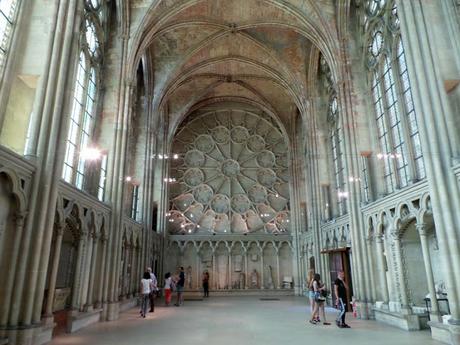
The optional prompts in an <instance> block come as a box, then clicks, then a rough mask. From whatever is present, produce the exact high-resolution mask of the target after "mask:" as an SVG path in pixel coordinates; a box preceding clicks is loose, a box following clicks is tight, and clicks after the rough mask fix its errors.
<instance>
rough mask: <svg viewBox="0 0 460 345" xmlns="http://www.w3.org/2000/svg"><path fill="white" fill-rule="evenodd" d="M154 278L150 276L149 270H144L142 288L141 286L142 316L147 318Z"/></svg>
mask: <svg viewBox="0 0 460 345" xmlns="http://www.w3.org/2000/svg"><path fill="white" fill-rule="evenodd" d="M152 287H153V285H152V279H151V278H150V273H149V272H147V271H146V272H144V276H143V278H142V280H141V288H140V295H141V316H142V317H143V318H145V315H146V314H147V307H148V305H149V296H150V292H151V291H152Z"/></svg>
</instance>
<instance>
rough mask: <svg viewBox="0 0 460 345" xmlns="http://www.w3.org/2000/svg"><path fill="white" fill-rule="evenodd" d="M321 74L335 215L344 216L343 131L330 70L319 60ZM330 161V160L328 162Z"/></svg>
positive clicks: (323, 61) (345, 211) (345, 196)
mask: <svg viewBox="0 0 460 345" xmlns="http://www.w3.org/2000/svg"><path fill="white" fill-rule="evenodd" d="M320 65H321V73H322V77H323V80H324V85H325V87H326V89H327V96H328V104H327V123H328V127H329V147H330V154H331V158H332V170H333V172H334V188H335V194H336V197H335V199H336V200H337V212H336V213H337V214H338V215H340V216H341V215H344V214H345V213H347V204H346V201H347V200H346V199H347V196H348V194H347V191H346V185H345V160H344V156H343V145H344V143H343V131H342V126H341V122H340V116H339V108H338V101H337V92H336V88H335V84H334V81H333V79H332V75H331V72H330V69H329V67H328V65H327V63H326V61H325V60H324V58H321V60H320ZM329 161H331V160H329Z"/></svg>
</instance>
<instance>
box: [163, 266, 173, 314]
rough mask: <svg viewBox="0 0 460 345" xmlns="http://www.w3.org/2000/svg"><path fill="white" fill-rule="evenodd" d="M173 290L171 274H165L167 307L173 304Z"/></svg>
mask: <svg viewBox="0 0 460 345" xmlns="http://www.w3.org/2000/svg"><path fill="white" fill-rule="evenodd" d="M172 290H173V280H172V277H171V273H169V272H168V273H166V274H165V287H164V291H165V304H166V306H167V307H169V305H170V304H171V295H172Z"/></svg>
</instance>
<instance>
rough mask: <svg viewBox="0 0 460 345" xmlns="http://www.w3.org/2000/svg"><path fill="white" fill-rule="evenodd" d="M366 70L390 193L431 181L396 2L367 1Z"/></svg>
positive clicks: (365, 25)
mask: <svg viewBox="0 0 460 345" xmlns="http://www.w3.org/2000/svg"><path fill="white" fill-rule="evenodd" d="M363 19H364V20H363V22H362V23H363V27H364V34H365V37H366V42H367V45H366V46H365V49H366V52H365V53H366V54H365V56H366V60H365V62H366V67H367V69H368V81H369V86H370V88H371V91H372V103H373V107H374V110H375V120H376V124H377V138H378V141H379V146H380V152H379V153H378V154H377V158H378V159H379V160H381V161H382V166H383V177H384V181H385V187H386V192H387V193H392V192H393V191H394V190H395V189H397V188H403V187H405V186H407V185H408V184H409V183H410V181H416V180H420V179H423V178H425V166H424V163H423V155H422V151H421V147H420V137H419V132H418V126H417V118H416V114H415V110H414V106H413V101H412V93H411V88H410V80H409V75H408V72H407V68H406V60H405V56H404V46H403V41H402V38H401V33H400V29H399V18H398V12H397V7H396V4H395V2H394V0H367V1H365V6H364V14H363Z"/></svg>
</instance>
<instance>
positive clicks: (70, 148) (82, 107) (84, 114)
mask: <svg viewBox="0 0 460 345" xmlns="http://www.w3.org/2000/svg"><path fill="white" fill-rule="evenodd" d="M103 18H104V6H103V4H102V2H101V1H100V0H86V1H85V11H84V18H83V23H82V26H81V35H80V51H79V60H78V67H77V73H76V78H75V87H74V93H73V100H72V105H71V108H70V126H69V132H68V135H67V145H66V153H65V158H64V169H63V173H62V177H63V179H64V180H65V181H67V182H69V183H72V184H74V185H75V186H76V187H77V188H79V189H83V188H84V187H85V183H86V181H85V179H86V170H87V168H88V163H89V162H88V156H87V155H84V154H83V153H84V151H85V150H86V149H88V148H89V147H90V145H91V139H92V134H93V131H94V124H95V117H96V111H97V98H98V90H99V80H100V75H99V74H100V69H101V60H102V42H103V36H104V35H103V23H102V19H103ZM99 158H100V165H101V166H100V168H101V169H100V170H101V175H104V176H101V179H100V181H99V184H98V197H99V199H101V200H102V199H103V197H104V189H105V172H106V169H107V167H106V165H107V159H106V157H105V156H104V155H102V157H99Z"/></svg>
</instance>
